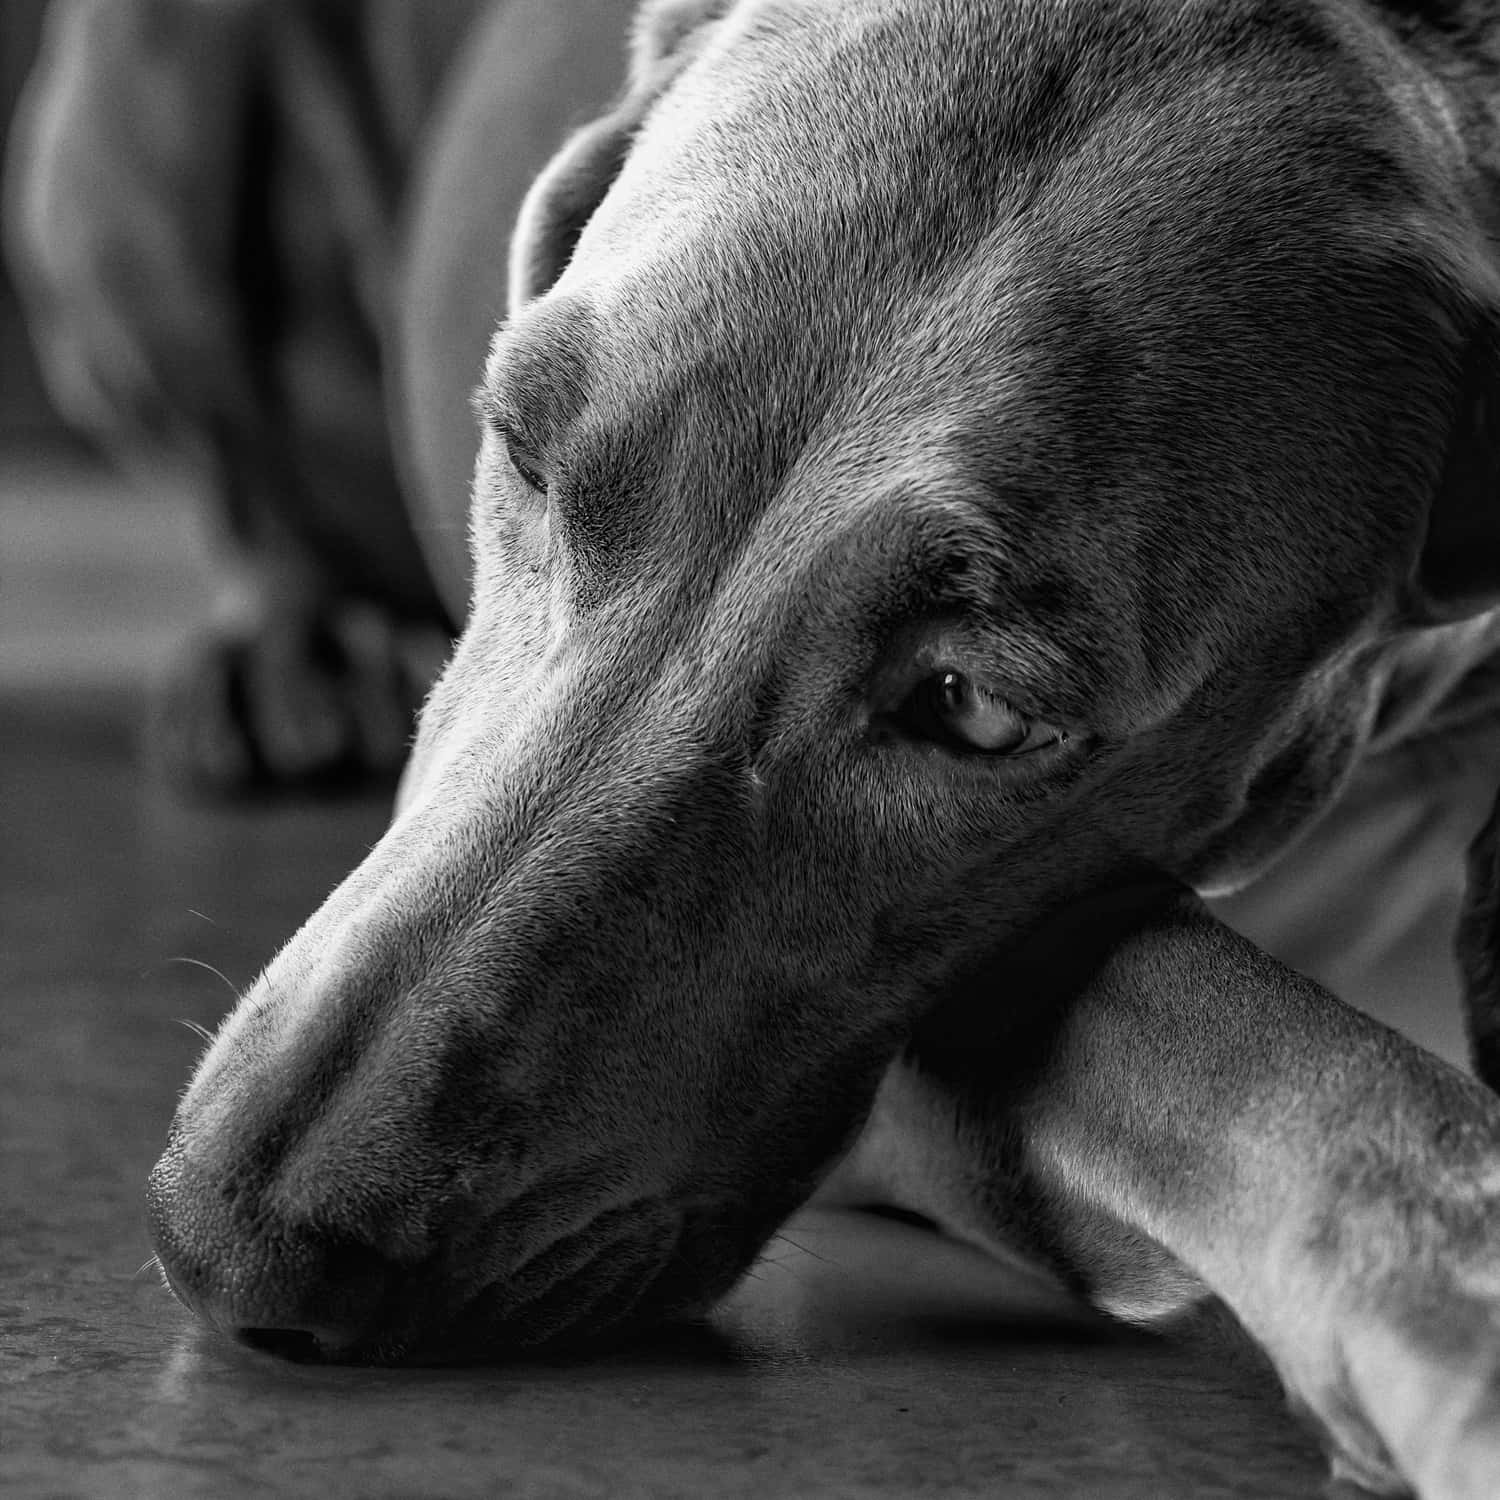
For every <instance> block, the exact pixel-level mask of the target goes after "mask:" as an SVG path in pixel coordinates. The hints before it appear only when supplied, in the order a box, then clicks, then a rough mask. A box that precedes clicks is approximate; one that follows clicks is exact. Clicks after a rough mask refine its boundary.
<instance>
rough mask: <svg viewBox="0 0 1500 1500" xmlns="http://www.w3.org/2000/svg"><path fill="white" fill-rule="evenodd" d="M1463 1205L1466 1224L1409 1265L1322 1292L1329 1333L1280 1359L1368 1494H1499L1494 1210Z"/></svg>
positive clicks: (1438, 1497)
mask: <svg viewBox="0 0 1500 1500" xmlns="http://www.w3.org/2000/svg"><path fill="white" fill-rule="evenodd" d="M1465 1207H1466V1209H1467V1210H1468V1212H1467V1214H1466V1215H1465V1218H1466V1219H1467V1220H1468V1222H1467V1223H1466V1224H1464V1225H1462V1230H1463V1232H1462V1233H1460V1234H1455V1233H1453V1230H1455V1229H1457V1228H1459V1227H1460V1225H1459V1223H1458V1221H1457V1218H1456V1216H1455V1217H1454V1218H1450V1219H1448V1220H1447V1222H1446V1224H1445V1225H1443V1226H1442V1228H1441V1229H1439V1230H1438V1231H1437V1232H1435V1233H1430V1234H1428V1235H1425V1236H1424V1238H1426V1240H1427V1243H1426V1244H1425V1245H1424V1246H1423V1247H1422V1252H1419V1254H1418V1256H1416V1257H1414V1258H1413V1259H1412V1260H1410V1261H1408V1262H1407V1263H1406V1264H1405V1265H1403V1266H1401V1267H1399V1268H1391V1267H1387V1268H1386V1269H1385V1270H1384V1271H1382V1272H1380V1273H1379V1274H1377V1275H1375V1276H1372V1277H1370V1278H1369V1279H1365V1277H1363V1276H1360V1277H1358V1278H1357V1279H1356V1280H1355V1281H1353V1282H1351V1281H1348V1280H1346V1281H1344V1283H1343V1285H1342V1286H1339V1285H1337V1284H1336V1283H1335V1284H1334V1285H1332V1286H1330V1287H1329V1288H1328V1289H1326V1295H1327V1296H1328V1297H1329V1298H1330V1299H1331V1302H1332V1304H1333V1306H1334V1308H1336V1309H1337V1310H1336V1311H1334V1313H1333V1316H1332V1317H1330V1318H1328V1321H1327V1323H1326V1324H1325V1326H1327V1327H1329V1328H1330V1330H1331V1331H1332V1333H1333V1339H1332V1342H1331V1343H1330V1344H1327V1345H1325V1346H1324V1347H1323V1350H1322V1351H1321V1357H1316V1358H1315V1359H1313V1360H1311V1361H1307V1360H1306V1358H1305V1357H1306V1355H1307V1354H1308V1353H1310V1352H1311V1351H1310V1350H1308V1349H1303V1350H1301V1351H1299V1352H1300V1354H1301V1355H1302V1356H1303V1359H1302V1360H1300V1361H1299V1360H1296V1359H1293V1360H1292V1361H1289V1362H1282V1361H1278V1363H1279V1364H1281V1366H1282V1375H1283V1378H1284V1379H1285V1380H1286V1383H1287V1386H1288V1390H1289V1394H1290V1396H1291V1399H1292V1403H1293V1405H1294V1406H1296V1407H1298V1408H1299V1409H1300V1410H1301V1411H1302V1412H1303V1413H1304V1414H1305V1415H1306V1416H1307V1417H1308V1418H1309V1419H1310V1420H1311V1421H1312V1422H1313V1424H1314V1426H1315V1427H1316V1428H1317V1429H1318V1430H1319V1432H1320V1433H1321V1435H1322V1436H1323V1439H1324V1442H1325V1446H1326V1448H1327V1451H1328V1454H1329V1457H1330V1461H1331V1463H1332V1468H1333V1475H1334V1478H1335V1479H1343V1480H1347V1481H1350V1482H1352V1483H1354V1484H1356V1485H1358V1486H1360V1487H1362V1488H1363V1489H1365V1490H1367V1491H1369V1492H1371V1493H1372V1494H1376V1495H1415V1496H1418V1497H1419V1500H1494V1497H1495V1496H1497V1495H1500V1215H1497V1214H1496V1213H1495V1212H1494V1211H1493V1208H1491V1209H1490V1210H1489V1211H1484V1210H1482V1209H1480V1206H1479V1205H1478V1204H1476V1203H1472V1202H1471V1203H1470V1204H1468V1205H1465ZM1476 1210H1478V1212H1477V1213H1476ZM1481 1220H1483V1221H1484V1222H1483V1223H1481V1222H1480V1221H1481ZM1486 1225H1487V1226H1488V1228H1486ZM1428 1228H1429V1230H1431V1229H1433V1228H1434V1226H1433V1225H1429V1226H1428ZM1424 1252H1425V1253H1424ZM1378 1258H1379V1252H1378V1251H1376V1250H1375V1249H1374V1248H1373V1246H1367V1247H1366V1267H1365V1269H1369V1263H1370V1262H1373V1261H1375V1260H1377V1259H1378ZM1309 1311H1311V1309H1309ZM1313 1316H1314V1319H1316V1318H1317V1315H1316V1314H1314V1315H1313Z"/></svg>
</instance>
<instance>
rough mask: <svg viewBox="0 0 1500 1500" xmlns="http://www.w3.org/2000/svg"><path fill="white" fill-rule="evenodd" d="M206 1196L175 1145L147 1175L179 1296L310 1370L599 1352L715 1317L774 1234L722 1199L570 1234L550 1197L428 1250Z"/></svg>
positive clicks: (591, 1221)
mask: <svg viewBox="0 0 1500 1500" xmlns="http://www.w3.org/2000/svg"><path fill="white" fill-rule="evenodd" d="M205 1186H206V1185H205V1184H203V1183H202V1182H197V1181H195V1180H194V1172H193V1169H192V1168H191V1167H188V1166H186V1165H185V1164H184V1160H183V1154H182V1151H181V1149H180V1146H179V1145H178V1144H177V1143H175V1142H174V1144H173V1146H172V1147H171V1148H169V1150H168V1151H167V1153H166V1154H165V1155H164V1156H163V1158H162V1159H161V1161H160V1162H159V1163H158V1165H157V1167H156V1169H155V1171H154V1172H153V1173H152V1175H151V1183H150V1189H149V1196H148V1202H149V1218H150V1225H151V1231H152V1237H153V1239H154V1241H155V1244H156V1247H157V1257H158V1260H159V1262H160V1264H161V1267H162V1270H163V1273H164V1275H165V1276H166V1279H167V1282H168V1284H169V1285H170V1287H171V1289H172V1291H173V1293H174V1294H175V1295H176V1296H177V1298H178V1299H179V1300H180V1301H181V1302H183V1303H184V1304H185V1305H186V1306H187V1307H188V1308H189V1309H190V1310H191V1311H192V1312H193V1313H195V1314H196V1315H197V1316H198V1317H200V1318H201V1319H203V1320H204V1321H205V1322H207V1323H208V1324H210V1325H211V1326H212V1327H214V1328H215V1329H217V1330H218V1331H219V1332H221V1333H223V1334H225V1335H227V1336H229V1337H231V1338H233V1339H235V1340H236V1341H237V1342H239V1343H241V1344H244V1345H247V1346H248V1347H250V1348H253V1349H257V1350H261V1351H263V1352H266V1353H270V1354H275V1355H279V1356H281V1357H283V1358H287V1359H292V1360H298V1361H307V1362H326V1363H365V1364H380V1363H398V1362H399V1363H407V1364H410V1363H454V1362H464V1361H472V1360H479V1359H486V1360H489V1359H494V1358H496V1357H505V1356H507V1355H513V1354H519V1353H523V1352H526V1351H530V1350H535V1349H538V1348H543V1347H545V1348H547V1349H548V1350H556V1349H568V1348H584V1347H588V1348H593V1347H597V1346H600V1345H601V1344H604V1343H607V1342H608V1341H609V1340H610V1339H611V1338H612V1337H615V1338H617V1337H623V1336H626V1335H628V1334H629V1333H632V1332H634V1331H637V1330H639V1329H641V1328H644V1327H649V1326H652V1325H655V1324H658V1323H661V1322H663V1321H665V1320H667V1319H671V1318H681V1317H686V1316H690V1315H693V1314H697V1313H700V1312H702V1311H704V1310H706V1309H707V1307H709V1306H710V1305H711V1304H712V1303H713V1302H714V1301H716V1300H717V1299H718V1297H720V1296H722V1295H723V1293H724V1292H725V1291H727V1290H728V1288H729V1286H730V1285H732V1283H733V1281H734V1280H735V1279H736V1277H737V1274H738V1268H739V1267H741V1266H743V1265H744V1264H745V1263H746V1262H747V1261H748V1260H749V1259H751V1258H752V1257H753V1256H754V1254H755V1252H756V1250H757V1249H758V1247H759V1245H760V1243H761V1242H762V1240H763V1239H764V1238H765V1236H766V1234H768V1233H769V1232H770V1229H772V1228H774V1224H773V1225H771V1226H769V1227H767V1226H765V1225H764V1224H760V1225H759V1226H752V1221H751V1219H750V1217H749V1216H748V1215H747V1214H746V1213H745V1211H744V1210H743V1208H740V1207H736V1206H735V1205H733V1204H731V1203H729V1202H727V1201H699V1202H688V1203H685V1204H673V1203H669V1202H666V1201H661V1200H656V1201H653V1200H649V1199H648V1200H643V1201H640V1202H630V1203H625V1204H621V1205H619V1206H617V1207H611V1208H605V1209H602V1210H598V1211H595V1212H590V1211H587V1210H584V1211H583V1214H584V1217H583V1220H582V1222H578V1223H570V1222H569V1220H570V1218H571V1217H573V1215H572V1214H570V1213H569V1211H568V1210H567V1206H566V1204H564V1203H559V1202H558V1201H557V1194H556V1192H555V1190H554V1191H547V1192H534V1193H531V1194H527V1195H523V1197H522V1198H521V1199H518V1200H517V1201H516V1202H514V1203H512V1204H509V1205H507V1207H506V1208H505V1209H503V1210H502V1211H501V1213H500V1215H499V1217H498V1220H497V1221H495V1222H485V1223H482V1224H479V1225H473V1226H469V1227H468V1228H466V1229H464V1230H461V1231H458V1232H456V1233H454V1234H452V1235H451V1236H450V1235H437V1236H435V1237H434V1245H435V1246H436V1248H433V1249H431V1250H430V1251H428V1252H427V1253H425V1254H424V1253H420V1252H418V1251H416V1250H414V1249H413V1248H412V1247H409V1246H407V1247H403V1246H402V1245H400V1244H398V1243H394V1242H391V1241H389V1240H387V1242H385V1243H381V1242H380V1240H379V1237H377V1236H371V1237H370V1241H364V1242H362V1241H361V1240H360V1239H359V1238H356V1237H353V1236H351V1235H350V1234H349V1233H348V1232H347V1230H344V1231H337V1232H326V1233H320V1232H319V1231H318V1230H317V1229H315V1228H314V1227H312V1226H311V1225H308V1224H305V1223H304V1224H296V1223H292V1222H282V1223H267V1222H265V1221H264V1220H262V1221H261V1222H259V1223H254V1222H252V1216H253V1215H254V1214H255V1212H256V1210H255V1207H254V1202H253V1197H244V1198H240V1197H237V1196H236V1195H234V1194H233V1193H232V1192H228V1191H226V1190H225V1189H224V1187H223V1186H222V1185H220V1186H219V1187H218V1189H217V1190H212V1189H210V1190H205ZM560 1224H561V1225H563V1226H564V1227H558V1226H559V1225H560ZM371 1241H373V1242H371ZM712 1267H718V1268H720V1269H719V1270H718V1271H717V1272H715V1271H713V1270H710V1269H707V1268H712ZM729 1268H734V1269H732V1270H731V1269H729Z"/></svg>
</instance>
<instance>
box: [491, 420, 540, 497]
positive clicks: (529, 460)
mask: <svg viewBox="0 0 1500 1500" xmlns="http://www.w3.org/2000/svg"><path fill="white" fill-rule="evenodd" d="M500 440H501V442H503V443H504V444H505V456H506V458H508V459H509V460H510V466H511V468H513V469H514V470H515V471H516V473H517V474H518V475H519V476H520V478H521V482H522V483H523V484H524V485H525V486H526V487H527V488H528V489H532V490H535V491H536V492H537V494H539V495H545V494H546V493H547V481H546V480H545V479H544V478H543V477H542V475H541V474H540V473H539V472H538V471H537V467H536V462H537V461H536V456H535V454H533V453H532V452H531V451H530V450H529V449H528V448H527V447H526V445H525V444H524V443H523V442H522V441H521V440H520V438H518V437H517V436H516V435H515V433H514V432H512V431H511V430H510V428H508V427H503V428H501V430H500Z"/></svg>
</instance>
